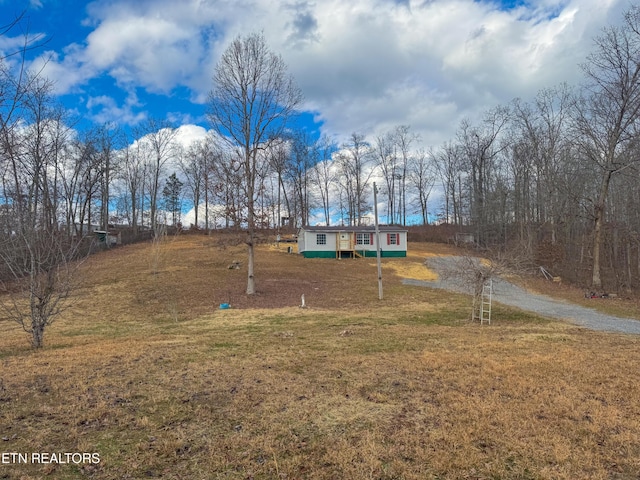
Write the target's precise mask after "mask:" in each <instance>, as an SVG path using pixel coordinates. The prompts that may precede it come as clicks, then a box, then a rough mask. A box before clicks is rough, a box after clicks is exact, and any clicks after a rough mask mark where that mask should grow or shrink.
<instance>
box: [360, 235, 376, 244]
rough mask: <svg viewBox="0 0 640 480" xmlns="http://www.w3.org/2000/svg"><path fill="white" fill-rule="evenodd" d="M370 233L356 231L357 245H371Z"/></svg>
mask: <svg viewBox="0 0 640 480" xmlns="http://www.w3.org/2000/svg"><path fill="white" fill-rule="evenodd" d="M372 243H373V242H372V241H371V234H370V233H356V245H371V244H372Z"/></svg>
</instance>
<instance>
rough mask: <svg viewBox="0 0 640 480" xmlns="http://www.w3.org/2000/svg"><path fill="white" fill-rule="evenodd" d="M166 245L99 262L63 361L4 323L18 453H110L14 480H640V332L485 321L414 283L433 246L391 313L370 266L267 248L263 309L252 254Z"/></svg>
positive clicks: (69, 331) (6, 390) (5, 470)
mask: <svg viewBox="0 0 640 480" xmlns="http://www.w3.org/2000/svg"><path fill="white" fill-rule="evenodd" d="M151 250H152V246H151V245H135V246H129V247H126V248H122V249H117V250H114V251H111V252H105V253H102V254H100V255H97V256H95V257H92V258H91V259H89V261H88V262H87V264H86V265H85V269H84V272H85V275H86V277H85V278H86V283H85V288H84V289H83V291H82V292H79V294H78V298H77V307H76V309H75V312H69V314H68V315H67V316H66V317H65V318H62V319H60V321H59V322H58V323H56V324H54V325H53V326H52V327H51V328H50V330H49V331H48V332H47V334H46V337H45V343H46V347H45V349H44V350H43V351H40V352H34V351H32V350H31V349H30V348H29V346H28V341H27V340H26V339H25V338H24V334H22V333H21V332H20V331H19V330H17V329H16V328H15V327H14V326H13V325H10V324H7V323H0V365H1V367H0V453H2V452H42V451H44V452H48V451H54V452H98V453H99V454H100V459H101V462H100V463H99V464H98V465H84V466H73V465H2V464H0V478H22V479H32V478H33V479H35V478H42V477H45V476H47V475H48V477H49V478H65V479H66V478H96V479H113V478H134V479H140V478H167V479H192V478H219V479H236V478H237V479H248V478H255V479H302V478H307V479H342V478H345V479H347V478H348V479H463V478H467V479H547V478H549V479H587V478H589V479H637V478H638V475H639V473H640V384H638V382H637V372H638V367H639V365H640V349H639V348H638V347H639V341H640V339H638V338H637V337H632V336H621V335H609V334H602V333H595V332H589V331H585V330H582V329H579V328H576V327H573V326H569V325H566V324H562V323H556V322H549V321H545V320H541V319H539V318H535V317H532V316H528V315H526V314H523V313H519V312H514V311H510V310H508V309H497V314H496V316H495V317H494V318H495V319H496V320H495V321H494V323H493V324H492V325H491V326H490V327H487V326H483V327H480V326H479V325H477V324H470V323H468V322H467V321H466V316H467V310H468V300H467V299H466V298H464V297H460V296H457V295H453V294H445V293H443V292H440V291H434V290H429V289H419V288H416V287H409V286H403V285H402V284H401V282H400V279H399V278H398V277H397V276H396V275H395V274H394V271H398V272H403V271H412V272H415V271H417V270H415V269H417V268H419V265H420V264H421V263H422V261H423V260H424V257H423V255H427V254H429V253H433V252H430V251H429V247H428V246H426V245H414V246H412V250H413V251H414V252H420V254H419V255H418V254H416V255H411V256H409V257H408V258H407V259H394V260H393V261H392V262H391V263H390V264H389V265H388V262H386V261H385V262H384V264H383V278H384V280H385V300H383V301H378V300H377V283H376V269H375V266H374V265H372V264H371V263H370V262H369V261H368V260H367V261H364V260H363V261H358V260H340V261H338V260H320V259H318V260H305V259H303V258H300V257H299V256H297V255H288V254H286V253H284V251H282V252H280V251H277V250H275V249H272V248H270V247H268V246H263V247H261V248H260V251H259V254H258V257H257V267H258V270H257V279H258V289H259V291H260V293H259V295H258V296H257V297H256V298H246V296H245V295H243V294H242V293H241V292H242V291H243V287H244V282H245V280H246V279H245V275H246V271H245V270H244V269H240V270H229V269H228V268H227V267H228V265H229V264H230V263H231V262H232V261H233V260H236V259H237V260H240V261H244V257H245V256H244V249H243V248H242V247H227V248H225V249H223V250H221V249H220V248H219V245H218V239H216V238H215V237H211V238H209V237H187V238H177V239H169V240H168V241H166V242H165V243H164V244H162V245H161V246H159V247H158V251H156V252H152V251H151ZM438 253H444V252H438ZM152 257H153V258H152ZM156 259H159V261H155V260H156ZM302 293H304V294H305V298H306V301H307V304H308V305H309V308H307V309H300V308H298V307H297V305H298V303H299V299H300V298H299V297H300V295H301V294H302ZM223 301H230V303H231V304H232V309H230V310H219V309H217V306H218V305H219V303H222V302H223ZM5 439H6V440H5Z"/></svg>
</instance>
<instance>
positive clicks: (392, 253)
mask: <svg viewBox="0 0 640 480" xmlns="http://www.w3.org/2000/svg"><path fill="white" fill-rule="evenodd" d="M356 252H358V254H359V255H361V256H365V257H374V258H375V256H376V251H375V250H373V251H370V250H365V251H362V250H356ZM302 256H303V257H304V258H336V252H335V251H334V250H322V251H315V250H305V251H304V252H302ZM380 256H381V257H406V256H407V252H406V250H387V251H384V250H381V251H380Z"/></svg>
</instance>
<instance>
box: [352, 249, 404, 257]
mask: <svg viewBox="0 0 640 480" xmlns="http://www.w3.org/2000/svg"><path fill="white" fill-rule="evenodd" d="M358 253H360V254H362V251H360V252H358ZM364 253H365V255H364V256H365V257H376V256H377V253H376V251H375V250H366V251H365V252H364ZM380 256H381V257H382V258H388V257H406V256H407V251H406V250H386V251H385V250H380Z"/></svg>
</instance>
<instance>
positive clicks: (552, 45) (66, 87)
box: [45, 0, 628, 142]
mask: <svg viewBox="0 0 640 480" xmlns="http://www.w3.org/2000/svg"><path fill="white" fill-rule="evenodd" d="M527 5H528V6H520V7H518V8H515V9H510V10H500V9H498V8H497V3H496V2H480V1H473V0H431V1H424V0H407V1H405V2H397V1H393V0H350V1H349V2H345V1H344V0H323V1H307V0H278V1H274V0H242V1H236V2H233V1H228V0H208V1H204V0H189V1H183V2H175V1H173V0H146V1H140V2H129V1H125V0H120V1H118V0H115V1H109V2H101V1H96V2H94V3H92V4H90V7H89V9H88V12H89V17H88V18H87V20H86V22H85V25H87V26H92V28H93V30H92V31H91V33H90V34H89V35H88V36H87V38H86V39H85V41H84V42H83V43H82V44H80V43H78V44H76V45H71V46H69V47H68V48H67V49H66V50H65V51H64V52H62V53H59V54H53V55H52V56H51V60H50V61H49V63H48V64H47V66H46V67H45V68H46V72H47V74H48V75H49V76H51V77H53V78H54V79H56V80H57V81H58V89H59V91H61V92H67V91H73V89H74V88H77V87H78V86H79V85H82V84H84V83H86V82H88V81H89V79H91V78H93V77H96V76H99V75H104V74H108V75H110V76H112V77H113V78H114V79H115V80H116V82H117V84H118V85H121V86H122V87H123V88H125V89H132V88H134V87H144V88H145V89H147V90H148V91H151V92H160V93H168V92H170V91H171V90H172V89H174V88H176V87H177V86H186V87H187V88H189V89H191V91H192V99H193V100H194V101H199V102H204V101H205V99H206V93H207V91H208V90H209V89H210V88H211V80H210V79H211V75H212V72H213V68H214V65H215V63H216V60H217V58H218V57H219V55H220V53H221V52H222V50H223V49H224V48H225V46H226V45H227V44H228V42H229V41H230V40H231V39H232V38H233V37H235V36H236V35H237V34H238V33H243V34H246V33H248V32H251V31H263V32H264V34H265V37H266V38H267V41H268V42H269V43H270V45H271V46H272V48H273V49H274V50H275V51H277V52H280V53H281V54H282V55H283V57H284V58H285V60H286V61H287V63H288V65H289V67H290V70H291V72H292V73H293V74H294V76H295V77H296V79H297V81H298V83H299V84H300V86H301V87H302V90H303V92H304V93H305V96H306V102H307V107H308V108H309V109H310V110H312V111H314V112H317V114H318V117H319V118H321V119H322V120H324V122H325V130H326V133H329V134H338V135H348V134H349V133H351V132H352V131H359V132H365V133H370V134H375V133H379V132H380V131H381V130H384V129H389V128H390V127H392V126H393V125H397V124H411V125H412V126H413V129H414V130H415V131H422V132H423V137H424V138H427V137H431V138H432V139H433V141H436V142H437V139H438V138H442V139H445V138H447V136H450V135H451V132H452V131H453V130H454V129H455V128H456V127H457V124H458V122H459V121H460V119H461V118H462V117H465V116H468V117H472V118H473V117H475V116H477V115H478V114H480V113H481V112H482V111H484V110H486V109H488V108H491V107H493V106H495V105H496V104H498V103H506V102H508V101H509V100H511V99H512V98H514V97H516V96H519V97H522V98H525V99H529V98H532V97H533V95H535V93H536V91H537V90H539V89H540V88H543V87H550V86H554V85H556V84H558V83H560V82H563V81H566V82H568V83H577V82H578V81H579V79H580V71H579V68H578V66H577V65H578V64H579V63H580V62H581V61H583V60H584V58H585V57H586V55H587V53H588V51H589V49H590V46H591V45H592V42H591V39H592V38H593V36H594V35H596V34H597V33H598V32H599V30H600V28H601V27H603V26H604V25H606V24H607V23H611V22H617V21H619V20H620V13H621V11H622V10H623V9H625V8H627V6H628V5H627V3H626V0H606V1H602V0H540V1H531V2H528V4H527ZM93 102H94V105H97V104H98V103H99V102H103V103H102V104H103V106H105V107H107V108H109V109H111V110H115V109H116V107H115V106H114V105H110V104H109V102H108V101H107V100H105V99H94V100H93ZM121 108H124V107H121ZM121 113H122V114H123V115H125V116H127V115H133V113H132V111H129V112H128V111H126V108H125V111H123V112H121ZM134 117H135V115H134ZM134 120H135V118H134Z"/></svg>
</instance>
